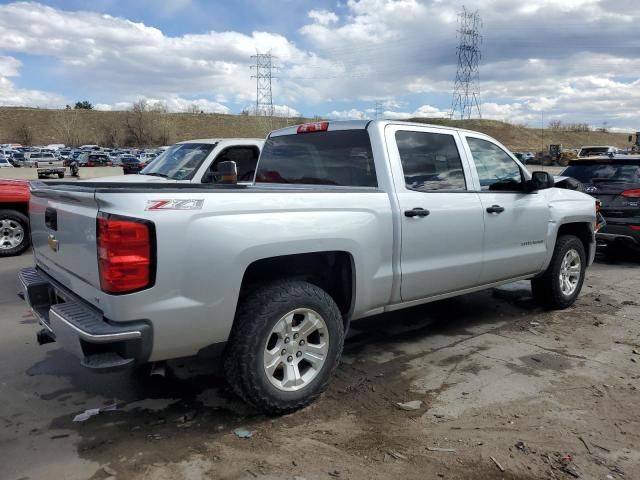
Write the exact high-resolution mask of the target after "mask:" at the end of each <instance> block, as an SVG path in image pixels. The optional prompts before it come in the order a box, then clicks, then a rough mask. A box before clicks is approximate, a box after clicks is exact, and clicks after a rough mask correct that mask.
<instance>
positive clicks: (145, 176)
mask: <svg viewBox="0 0 640 480" xmlns="http://www.w3.org/2000/svg"><path fill="white" fill-rule="evenodd" d="M263 145H264V140H263V139H260V138H207V139H202V140H187V141H185V142H179V143H176V144H175V145H172V146H170V147H168V148H166V149H165V150H164V151H163V152H162V153H161V154H160V155H158V156H157V157H155V159H153V160H152V161H151V162H150V163H149V165H147V166H146V167H144V168H141V167H140V164H141V163H143V162H142V159H139V160H137V161H136V162H135V165H134V166H133V167H132V166H131V165H123V169H124V171H125V173H126V172H128V171H130V170H133V171H135V172H137V171H138V170H139V173H140V174H139V175H118V176H110V177H101V178H98V179H90V180H89V181H91V182H107V183H109V182H126V183H146V182H149V183H214V182H215V180H216V179H215V176H214V175H213V172H215V171H217V168H218V164H220V162H225V161H233V162H235V163H236V168H237V171H238V180H239V181H240V182H245V183H249V182H252V181H253V176H254V175H255V171H256V164H257V163H258V157H259V156H260V151H261V150H262V146H263ZM132 173H133V172H132Z"/></svg>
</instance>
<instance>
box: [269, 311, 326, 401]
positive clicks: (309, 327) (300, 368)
mask: <svg viewBox="0 0 640 480" xmlns="http://www.w3.org/2000/svg"><path fill="white" fill-rule="evenodd" d="M328 353H329V331H328V329H327V324H326V322H325V320H324V318H322V316H321V315H320V314H319V313H318V312H315V311H313V310H311V309H308V308H298V309H296V310H292V311H291V312H289V313H287V314H286V315H283V316H282V318H280V320H278V321H277V322H276V324H275V325H274V327H273V329H272V330H271V333H270V334H269V337H268V338H267V341H266V343H265V346H264V371H265V373H266V375H267V378H268V379H269V382H271V384H272V385H273V386H274V387H276V388H277V389H278V390H282V391H285V392H294V391H296V390H300V389H302V388H304V387H306V386H307V385H308V384H309V383H310V382H312V381H313V379H314V378H316V376H317V375H318V373H320V371H321V370H322V367H323V366H324V364H325V361H326V359H327V356H328Z"/></svg>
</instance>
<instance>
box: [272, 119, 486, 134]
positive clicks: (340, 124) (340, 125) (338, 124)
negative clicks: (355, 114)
mask: <svg viewBox="0 0 640 480" xmlns="http://www.w3.org/2000/svg"><path fill="white" fill-rule="evenodd" d="M325 122H326V123H328V124H329V127H328V129H327V130H328V131H335V130H363V129H366V128H368V127H369V125H370V124H378V125H382V126H384V125H408V126H413V127H433V128H440V129H443V130H451V131H458V132H469V133H474V134H478V133H481V132H476V131H473V130H467V129H465V128H457V127H449V126H446V125H436V124H430V123H420V122H404V121H400V120H320V121H318V122H307V123H306V124H310V123H325ZM306 124H301V125H306ZM299 126H300V125H292V126H291V127H284V128H280V129H278V130H273V131H272V132H271V133H270V134H269V137H279V136H281V135H294V134H296V133H297V132H298V127H299Z"/></svg>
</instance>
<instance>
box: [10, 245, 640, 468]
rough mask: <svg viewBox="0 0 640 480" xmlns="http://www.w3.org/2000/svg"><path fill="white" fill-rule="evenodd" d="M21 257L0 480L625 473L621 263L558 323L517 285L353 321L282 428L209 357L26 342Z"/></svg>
mask: <svg viewBox="0 0 640 480" xmlns="http://www.w3.org/2000/svg"><path fill="white" fill-rule="evenodd" d="M30 263H31V258H30V255H28V254H27V255H23V256H22V257H18V258H12V259H2V260H0V285H2V286H3V287H4V288H3V289H2V291H0V322H1V325H2V335H0V387H1V388H0V425H1V426H2V428H1V429H0V478H2V479H8V480H17V479H22V480H26V479H33V480H35V479H52V478H64V479H69V480H72V479H86V478H91V479H94V480H102V479H106V478H110V480H113V478H114V477H116V478H117V479H118V480H121V479H167V480H168V479H199V478H215V479H219V478H224V479H227V478H228V479H254V478H264V479H290V478H298V479H299V478H306V479H331V478H341V479H388V478H406V479H414V478H415V479H439V478H445V479H520V480H524V479H552V480H555V479H571V478H584V479H611V478H614V479H637V478H640V408H639V407H640V392H639V390H638V388H639V387H640V355H639V354H638V352H640V325H639V322H638V319H639V318H640V299H638V291H639V285H640V264H638V263H632V262H619V263H605V262H604V261H602V260H599V261H598V263H596V265H595V266H594V267H593V268H592V269H591V270H590V271H589V274H588V276H587V281H586V283H585V287H584V290H583V293H582V295H581V296H580V297H579V300H578V302H577V304H576V305H575V306H574V307H572V308H570V309H568V310H566V311H562V312H547V311H543V310H542V309H540V308H539V307H537V306H536V305H535V304H534V303H533V302H532V301H531V299H530V297H529V296H530V290H529V286H528V283H527V282H519V283H515V284H511V285H509V286H507V287H503V288H500V289H496V290H493V291H488V292H483V293H479V294H472V295H467V296H464V297H461V298H458V299H454V300H447V301H442V302H437V303H434V304H431V305H427V306H424V307H420V308H414V309H411V310H407V311H401V312H397V313H394V314H388V315H382V316H378V317H375V318H371V319H368V320H366V321H362V322H359V323H357V324H355V328H354V330H353V331H352V333H351V335H350V338H349V339H348V341H347V344H346V349H345V355H344V359H343V363H342V365H341V367H340V368H339V370H338V374H337V378H336V379H335V380H334V382H333V384H332V385H331V387H330V389H329V391H328V392H327V393H326V394H324V395H323V396H322V397H321V399H320V400H319V401H318V402H317V403H316V404H314V405H313V406H311V407H309V408H307V409H305V410H303V411H300V412H298V413H295V414H292V415H288V416H285V417H282V418H267V417H264V416H262V415H260V414H258V413H256V412H254V411H252V410H251V409H250V408H248V407H247V406H246V405H245V404H243V403H242V401H241V400H240V399H238V398H235V397H233V396H232V395H231V394H230V393H229V392H228V391H227V388H226V387H225V385H224V384H223V383H222V381H221V380H220V376H219V372H217V371H216V365H215V363H214V362H213V361H203V360H200V361H196V360H188V361H180V362H173V363H172V364H171V366H170V367H171V368H170V369H169V370H168V372H167V375H166V376H165V377H164V378H157V379H148V378H147V379H145V380H137V379H136V378H135V376H134V375H132V374H130V373H118V374H115V373H114V374H105V375H100V376H94V375H92V374H90V373H88V372H85V371H83V370H82V369H81V368H80V367H79V366H78V364H77V362H76V361H74V359H73V358H72V357H71V356H69V355H68V354H66V353H64V352H63V351H62V350H60V349H59V348H58V347H57V346H56V345H55V344H51V345H47V346H43V347H38V346H37V345H36V342H35V332H36V330H37V325H35V321H34V319H33V318H32V317H31V315H30V314H29V313H28V312H27V309H26V307H25V305H24V304H23V303H21V302H20V301H19V300H17V299H16V298H15V296H14V288H13V285H14V284H15V283H14V279H15V276H16V273H17V271H18V269H19V268H21V267H23V266H27V265H29V264H30ZM634 352H635V353H634ZM412 400H419V401H421V402H422V404H421V405H420V407H419V408H418V409H417V410H410V411H407V410H402V409H400V408H399V407H398V405H397V402H407V401H412ZM113 404H116V405H117V409H116V410H114V411H103V412H101V413H99V414H98V415H96V416H94V417H91V418H90V419H89V420H87V421H85V422H73V419H74V417H75V415H76V414H78V413H80V412H83V411H84V410H85V409H89V408H98V407H104V406H109V405H113ZM238 428H241V429H246V430H247V431H249V432H253V435H252V436H251V438H239V437H238V435H237V434H236V433H234V431H235V430H237V429H238ZM440 449H446V450H440ZM492 457H493V459H495V462H494V460H493V459H492ZM562 458H564V459H565V460H563V459H562ZM498 464H499V465H500V467H502V468H503V469H504V472H502V471H501V470H500V467H499V466H498Z"/></svg>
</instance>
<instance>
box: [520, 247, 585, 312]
mask: <svg viewBox="0 0 640 480" xmlns="http://www.w3.org/2000/svg"><path fill="white" fill-rule="evenodd" d="M586 268H587V263H586V254H585V251H584V245H583V244H582V242H581V241H580V239H579V238H578V237H576V236H574V235H563V236H561V237H559V238H558V240H557V241H556V246H555V248H554V251H553V257H552V258H551V263H550V264H549V267H548V268H547V270H546V271H545V272H544V274H543V275H542V276H540V277H538V278H534V279H532V280H531V289H532V291H533V296H534V298H535V299H536V300H538V301H539V302H540V303H541V304H542V305H544V306H545V307H548V308H555V309H562V308H567V307H569V306H571V305H572V304H573V302H575V300H576V298H577V297H578V295H579V294H580V290H581V289H582V284H583V283H584V276H585V270H586Z"/></svg>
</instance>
